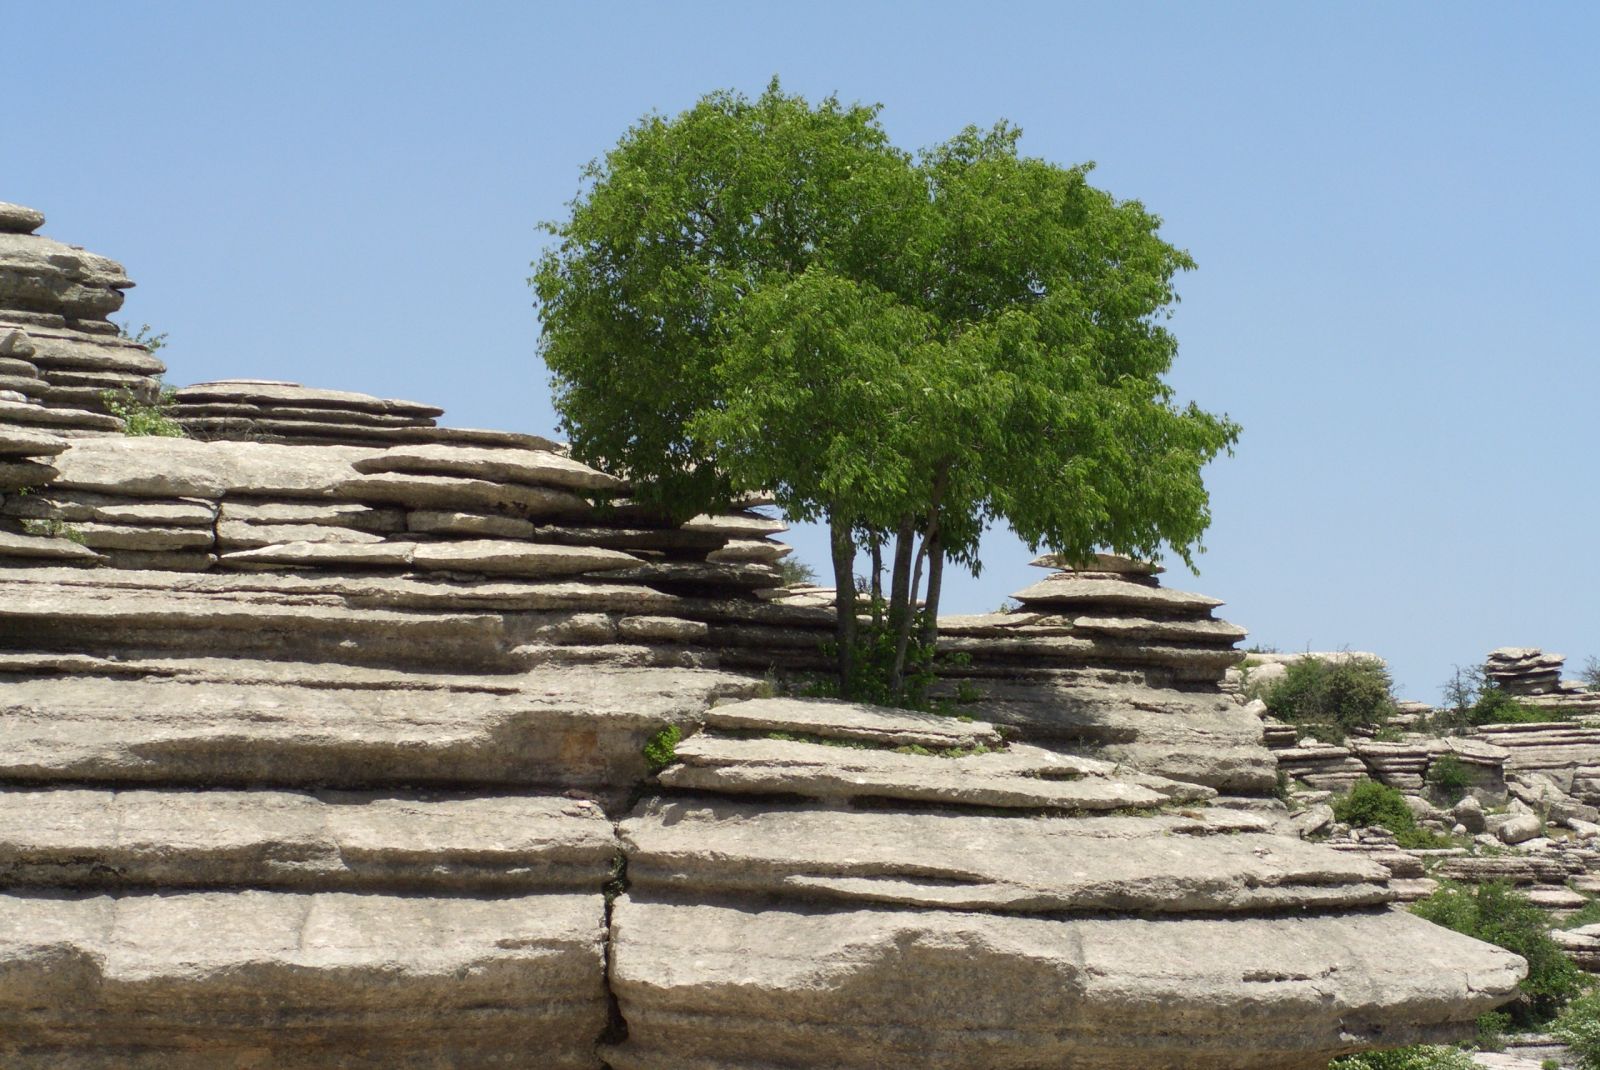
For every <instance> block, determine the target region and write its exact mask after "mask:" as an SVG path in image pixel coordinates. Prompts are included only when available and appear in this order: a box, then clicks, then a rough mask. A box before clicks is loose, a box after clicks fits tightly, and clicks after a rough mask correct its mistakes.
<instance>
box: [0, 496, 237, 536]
mask: <svg viewBox="0 0 1600 1070" xmlns="http://www.w3.org/2000/svg"><path fill="white" fill-rule="evenodd" d="M0 514H4V515H6V516H18V517H34V518H39V519H51V520H66V521H72V522H78V521H83V520H93V521H98V522H100V523H104V524H141V525H143V524H148V525H159V526H162V527H195V528H208V527H210V526H211V525H212V523H213V522H214V521H215V520H216V516H217V507H216V505H214V504H213V503H211V502H208V501H204V500H201V499H194V498H191V499H188V500H178V501H170V502H159V501H148V500H142V499H138V498H123V497H117V496H114V495H109V494H95V493H93V492H90V491H73V490H57V489H55V488H54V487H49V488H46V489H44V490H41V491H39V492H37V493H34V494H30V495H28V496H27V497H26V498H13V499H7V501H6V502H5V503H4V504H3V505H0Z"/></svg>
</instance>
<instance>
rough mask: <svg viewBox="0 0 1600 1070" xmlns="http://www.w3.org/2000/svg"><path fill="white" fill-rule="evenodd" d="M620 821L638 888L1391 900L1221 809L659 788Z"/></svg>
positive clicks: (915, 896)
mask: <svg viewBox="0 0 1600 1070" xmlns="http://www.w3.org/2000/svg"><path fill="white" fill-rule="evenodd" d="M641 809H642V812H640V811H635V816H633V817H630V818H629V819H628V820H626V821H624V822H623V823H622V825H621V832H622V839H623V844H624V847H625V849H626V851H627V854H628V879H629V884H630V887H632V888H634V889H635V890H636V891H638V892H642V893H646V894H652V895H667V894H671V895H678V896H692V897H694V898H697V899H700V900H702V901H705V900H708V899H710V900H719V899H722V898H724V897H726V896H729V895H752V896H779V897H782V898H786V899H790V900H796V901H802V902H809V901H818V900H821V901H840V900H842V901H846V902H848V901H855V902H876V903H894V904H900V905H906V906H918V907H931V908H939V909H946V910H984V911H1002V912H1023V913H1058V912H1076V913H1084V912H1099V911H1116V912H1135V913H1140V914H1163V913H1175V914H1191V913H1228V914H1240V913H1252V912H1254V913H1262V912H1267V911H1278V910H1286V909H1299V910H1307V909H1319V910H1329V909H1334V908H1341V909H1357V908H1361V907H1368V906H1373V905H1377V904H1381V903H1386V902H1389V901H1390V900H1391V899H1393V897H1394V896H1393V893H1392V892H1390V891H1389V889H1388V888H1387V887H1386V881H1387V880H1388V877H1389V871H1388V870H1387V869H1385V868H1384V867H1383V866H1381V865H1378V864H1376V863H1374V862H1370V861H1368V860H1366V859H1364V858H1360V857H1356V856H1351V855H1344V854H1340V853H1339V852H1337V851H1330V850H1328V849H1327V848H1326V847H1322V846H1318V845H1315V844H1308V843H1302V842H1301V841H1299V840H1296V839H1290V838H1288V837H1284V836H1279V835H1275V834H1272V833H1271V832H1270V831H1269V825H1268V822H1266V821H1265V820H1264V819H1262V818H1258V817H1253V816H1251V815H1247V814H1242V813H1241V814H1231V815H1230V814H1227V813H1226V812H1221V813H1219V814H1218V816H1217V817H1214V818H1213V817H1201V816H1198V815H1197V816H1195V817H1180V816H1170V815H1158V816H1154V817H1083V818H1049V817H1046V818H1033V817H989V816H981V815H974V814H951V813H896V812H893V811H879V810H866V811H854V810H841V809H828V808H818V807H816V806H807V805H804V804H784V803H778V802H776V801H772V800H762V801H760V802H731V801H727V800H714V799H658V800H656V801H654V802H652V803H650V804H648V805H646V806H643V807H642V808H641Z"/></svg>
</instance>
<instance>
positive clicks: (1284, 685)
mask: <svg viewBox="0 0 1600 1070" xmlns="http://www.w3.org/2000/svg"><path fill="white" fill-rule="evenodd" d="M1393 684H1394V681H1393V680H1392V679H1391V678H1390V676H1389V670H1388V669H1387V668H1385V667H1384V665H1383V663H1382V662H1378V661H1370V660H1367V659H1343V660H1339V661H1328V660H1326V659H1323V658H1302V659H1300V660H1299V661H1294V662H1290V663H1289V665H1288V666H1287V668H1286V670H1285V673H1284V676H1283V678H1282V679H1280V680H1278V681H1277V682H1276V683H1273V684H1269V685H1267V686H1265V687H1263V688H1261V689H1260V692H1259V694H1258V697H1259V698H1260V699H1261V700H1262V701H1263V702H1265V703H1266V704H1267V709H1268V710H1269V711H1270V712H1271V713H1272V715H1273V716H1274V717H1276V718H1278V719H1279V720H1281V721H1288V722H1289V723H1291V724H1296V725H1302V726H1305V727H1307V728H1310V729H1313V730H1314V731H1313V732H1312V734H1313V735H1315V736H1316V737H1317V738H1318V739H1325V740H1327V741H1328V742H1337V741H1339V740H1342V739H1343V738H1344V737H1345V736H1346V735H1347V734H1349V733H1350V732H1351V731H1353V730H1354V729H1357V728H1367V729H1376V728H1381V727H1382V726H1383V724H1384V722H1385V721H1387V720H1388V719H1389V718H1390V717H1391V716H1392V715H1393V714H1394V695H1393V692H1392V688H1393Z"/></svg>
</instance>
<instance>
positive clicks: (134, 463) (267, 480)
mask: <svg viewBox="0 0 1600 1070" xmlns="http://www.w3.org/2000/svg"><path fill="white" fill-rule="evenodd" d="M4 416H5V413H4V412H3V411H0V419H3V418H4ZM372 452H373V451H371V450H368V449H364V448H361V447H355V446H280V445H273V444H271V443H264V442H197V441H195V440H193V439H186V438H160V437H156V436H143V437H137V438H128V437H122V438H96V439H82V440H77V441H75V442H74V443H73V447H72V449H70V450H68V451H67V452H66V453H63V454H62V455H61V457H60V458H59V467H60V468H61V477H60V478H59V479H58V480H57V485H59V486H62V487H70V488H75V489H79V490H92V491H100V492H102V493H108V494H121V495H127V496H135V497H155V498H173V497H178V498H209V499H216V498H221V497H222V496H223V495H225V494H226V495H229V496H233V495H242V496H252V495H256V496H260V495H282V496H284V497H287V498H324V497H329V496H331V495H332V494H333V492H334V490H335V489H336V488H338V487H339V486H341V485H342V484H343V483H344V482H345V481H346V480H348V479H349V478H350V477H351V476H352V475H353V474H354V470H353V469H352V468H351V467H350V465H351V464H352V463H353V462H354V461H357V460H359V459H361V458H362V457H367V456H370V455H371V453H372Z"/></svg>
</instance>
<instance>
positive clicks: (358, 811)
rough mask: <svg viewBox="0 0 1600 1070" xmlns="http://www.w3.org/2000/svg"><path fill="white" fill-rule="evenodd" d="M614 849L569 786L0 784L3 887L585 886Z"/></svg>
mask: <svg viewBox="0 0 1600 1070" xmlns="http://www.w3.org/2000/svg"><path fill="white" fill-rule="evenodd" d="M615 854H616V848H615V845H614V841H613V836H612V830H611V823H610V822H609V821H608V820H607V819H606V816H605V813H604V811H602V810H601V809H600V807H599V805H598V804H596V803H592V802H585V801H582V800H574V799H564V798H554V797H541V796H510V797H489V798H454V799H437V798H434V799H430V798H404V797H402V798H394V797H386V796H375V795H370V794H365V795H364V794H353V793H348V792H346V793H339V792H334V793H321V794H308V793H300V792H286V791H246V792H240V791H199V792H197V791H137V790H135V791H107V790H87V789H54V790H26V789H8V790H0V875H3V879H4V882H5V883H6V884H7V885H10V886H12V887H17V886H42V887H48V886H52V885H54V886H58V887H106V886H114V887H119V888H127V887H179V888H206V887H229V886H240V885H248V886H252V887H258V888H283V889H299V890H319V891H320V890H330V889H349V890H354V889H360V888H368V889H374V888H375V889H382V888H386V887H393V886H395V885H397V884H403V885H404V886H405V887H406V888H407V889H408V890H412V891H425V890H432V891H435V892H437V891H443V890H446V889H451V890H456V891H470V890H480V891H483V890H502V891H504V890H508V889H524V890H532V889H539V890H547V891H548V890H552V889H566V890H580V889H581V890H585V891H593V890H594V889H597V888H599V887H600V885H601V884H603V883H604V882H605V880H606V878H607V876H608V875H609V872H610V869H611V863H612V859H613V858H614V856H615Z"/></svg>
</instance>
